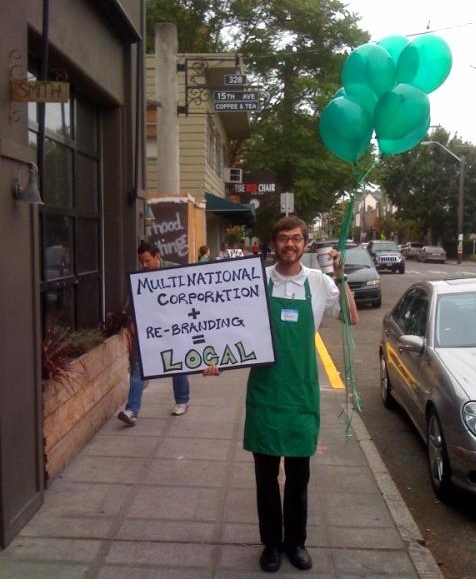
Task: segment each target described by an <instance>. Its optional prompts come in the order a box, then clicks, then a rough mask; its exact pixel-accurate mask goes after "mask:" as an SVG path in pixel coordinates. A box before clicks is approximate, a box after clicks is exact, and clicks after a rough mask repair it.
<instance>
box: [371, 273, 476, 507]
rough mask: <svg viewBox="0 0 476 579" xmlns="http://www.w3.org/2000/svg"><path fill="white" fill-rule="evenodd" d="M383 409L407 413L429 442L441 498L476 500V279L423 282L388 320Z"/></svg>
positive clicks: (383, 348)
mask: <svg viewBox="0 0 476 579" xmlns="http://www.w3.org/2000/svg"><path fill="white" fill-rule="evenodd" d="M379 354H380V387H381V395H382V400H383V403H384V405H385V406H386V407H388V408H390V407H391V406H392V405H393V403H394V402H395V401H396V402H398V404H399V405H400V406H402V407H403V408H404V410H405V411H406V413H407V414H408V416H409V417H410V419H411V420H412V422H413V423H414V425H415V427H416V429H417V431H418V432H419V434H420V436H421V437H422V438H423V440H424V441H425V443H426V444H427V449H428V453H427V454H428V463H429V469H430V477H431V483H432V486H433V489H434V491H435V494H436V495H437V496H438V497H439V498H440V499H441V500H444V501H447V500H448V499H450V497H451V494H452V486H453V484H455V485H457V486H459V487H462V488H464V489H466V490H468V491H471V492H473V493H475V494H476V277H472V278H464V279H447V280H438V281H422V282H418V283H416V284H414V285H412V286H411V287H410V288H408V289H407V290H406V292H405V293H404V294H403V296H402V297H401V298H400V300H399V301H398V302H397V304H396V305H395V306H394V307H393V309H392V310H391V311H390V312H388V313H387V314H386V315H385V317H384V320H383V331H382V339H381V343H380V348H379Z"/></svg>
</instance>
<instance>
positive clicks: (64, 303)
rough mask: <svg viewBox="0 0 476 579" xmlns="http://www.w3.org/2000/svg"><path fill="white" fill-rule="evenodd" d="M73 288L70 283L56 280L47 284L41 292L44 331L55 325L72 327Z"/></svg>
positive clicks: (73, 322) (73, 308)
mask: <svg viewBox="0 0 476 579" xmlns="http://www.w3.org/2000/svg"><path fill="white" fill-rule="evenodd" d="M74 291H75V288H74V286H73V285H72V284H69V285H68V284H65V283H64V282H56V283H51V284H48V287H47V289H46V291H44V292H43V294H42V299H43V317H44V323H43V325H44V328H45V331H46V330H48V329H53V328H54V327H55V326H60V327H63V328H74V327H75V320H74V312H75V295H74Z"/></svg>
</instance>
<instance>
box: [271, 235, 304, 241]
mask: <svg viewBox="0 0 476 579" xmlns="http://www.w3.org/2000/svg"><path fill="white" fill-rule="evenodd" d="M303 240H304V236H303V235H300V234H299V233H296V235H278V236H277V237H276V241H279V243H288V242H289V241H292V242H293V243H301V241H303Z"/></svg>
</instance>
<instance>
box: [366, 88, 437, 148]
mask: <svg viewBox="0 0 476 579" xmlns="http://www.w3.org/2000/svg"><path fill="white" fill-rule="evenodd" d="M429 114H430V101H429V99H428V96H427V94H426V93H424V92H423V91H422V90H420V89H419V88H416V87H414V86H412V85H410V84H404V83H401V84H397V86H396V87H394V88H393V89H392V90H390V91H388V92H386V93H385V94H384V95H383V96H382V97H380V99H379V101H378V103H377V106H376V107H375V112H374V129H375V133H376V135H377V138H378V139H403V138H405V136H406V135H407V134H409V133H411V132H412V131H414V130H415V129H416V128H417V127H419V126H420V125H421V124H422V123H424V122H425V120H426V119H427V118H428V116H429Z"/></svg>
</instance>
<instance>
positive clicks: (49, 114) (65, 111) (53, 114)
mask: <svg viewBox="0 0 476 579" xmlns="http://www.w3.org/2000/svg"><path fill="white" fill-rule="evenodd" d="M45 129H46V131H47V132H49V133H53V135H57V136H61V137H71V136H72V134H71V106H70V103H69V102H68V103H46V105H45Z"/></svg>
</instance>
